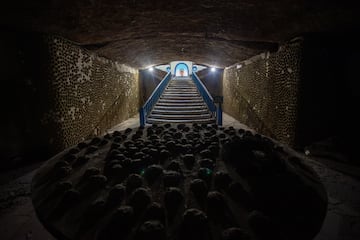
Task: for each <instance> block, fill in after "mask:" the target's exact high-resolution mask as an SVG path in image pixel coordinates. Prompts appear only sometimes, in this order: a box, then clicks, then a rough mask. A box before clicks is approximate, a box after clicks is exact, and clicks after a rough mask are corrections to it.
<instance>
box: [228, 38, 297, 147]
mask: <svg viewBox="0 0 360 240" xmlns="http://www.w3.org/2000/svg"><path fill="white" fill-rule="evenodd" d="M301 52H302V39H295V40H293V41H291V42H289V43H287V44H285V45H282V46H281V47H280V48H279V50H278V51H277V52H275V53H269V52H267V53H263V54H260V55H258V56H255V57H253V58H251V59H249V60H247V61H244V62H241V63H238V64H236V65H233V66H231V67H228V68H226V69H225V71H224V79H223V82H224V87H223V91H224V111H225V112H226V113H228V114H230V115H231V116H233V117H235V118H236V119H238V120H239V121H241V122H243V123H244V124H247V125H248V126H250V127H252V128H254V129H255V130H257V131H258V132H260V133H263V134H266V135H269V136H271V137H273V138H275V139H278V140H280V141H282V142H284V143H286V144H289V145H293V144H294V141H295V132H296V119H297V105H298V97H299V96H298V95H299V90H298V89H299V84H300V70H301Z"/></svg>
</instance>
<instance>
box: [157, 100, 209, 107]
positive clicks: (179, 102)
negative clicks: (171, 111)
mask: <svg viewBox="0 0 360 240" xmlns="http://www.w3.org/2000/svg"><path fill="white" fill-rule="evenodd" d="M155 106H172V107H179V106H180V107H185V106H189V107H193V106H205V107H206V105H205V103H204V102H203V101H201V102H189V103H186V104H184V102H182V101H178V102H157V103H156V105H155Z"/></svg>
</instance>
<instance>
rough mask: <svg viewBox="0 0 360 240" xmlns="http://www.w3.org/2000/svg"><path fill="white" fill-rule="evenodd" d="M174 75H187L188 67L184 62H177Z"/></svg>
mask: <svg viewBox="0 0 360 240" xmlns="http://www.w3.org/2000/svg"><path fill="white" fill-rule="evenodd" d="M175 76H176V77H188V76H189V68H188V66H187V64H185V63H178V64H177V65H176V67H175Z"/></svg>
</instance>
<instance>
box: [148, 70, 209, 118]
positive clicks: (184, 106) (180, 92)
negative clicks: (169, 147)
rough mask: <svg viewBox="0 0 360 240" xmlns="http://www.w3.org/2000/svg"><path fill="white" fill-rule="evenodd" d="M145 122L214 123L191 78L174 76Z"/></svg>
mask: <svg viewBox="0 0 360 240" xmlns="http://www.w3.org/2000/svg"><path fill="white" fill-rule="evenodd" d="M146 122H147V123H150V124H152V123H215V118H214V117H213V116H212V114H211V112H210V111H209V109H208V107H207V105H206V104H205V102H204V100H203V98H202V96H201V95H200V93H199V92H198V90H197V87H196V85H195V84H194V82H193V80H192V79H191V78H188V77H177V78H176V77H175V78H173V79H171V80H170V82H169V84H168V86H167V87H166V88H165V90H164V92H163V93H162V95H161V96H160V98H159V100H158V101H157V103H156V104H155V105H154V108H153V109H152V111H151V112H150V114H149V116H148V117H147V120H146Z"/></svg>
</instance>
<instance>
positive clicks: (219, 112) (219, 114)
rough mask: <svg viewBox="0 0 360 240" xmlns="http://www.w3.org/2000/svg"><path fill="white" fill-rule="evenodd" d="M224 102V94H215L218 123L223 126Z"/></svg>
mask: <svg viewBox="0 0 360 240" xmlns="http://www.w3.org/2000/svg"><path fill="white" fill-rule="evenodd" d="M223 102H224V97H223V96H215V97H214V103H215V104H216V124H217V125H219V126H222V122H223V120H222V107H221V105H222V103H223Z"/></svg>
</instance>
